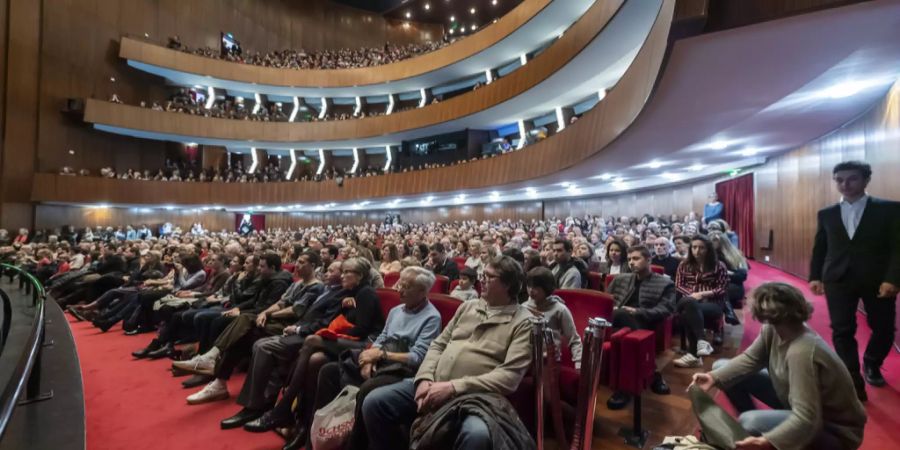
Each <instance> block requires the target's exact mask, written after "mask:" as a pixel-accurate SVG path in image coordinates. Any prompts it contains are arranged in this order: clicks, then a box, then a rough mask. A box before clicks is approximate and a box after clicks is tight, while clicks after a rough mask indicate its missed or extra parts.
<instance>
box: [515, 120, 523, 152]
mask: <svg viewBox="0 0 900 450" xmlns="http://www.w3.org/2000/svg"><path fill="white" fill-rule="evenodd" d="M518 123H519V144H518V145H516V150H520V149H522V147H525V121H524V120H521V119H520V120H519V122H518Z"/></svg>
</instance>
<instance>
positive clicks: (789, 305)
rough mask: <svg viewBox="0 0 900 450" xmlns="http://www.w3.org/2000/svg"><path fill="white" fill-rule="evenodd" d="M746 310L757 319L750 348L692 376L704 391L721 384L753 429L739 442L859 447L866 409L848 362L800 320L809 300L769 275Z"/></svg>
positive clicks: (769, 445) (820, 449)
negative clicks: (758, 324) (759, 327)
mask: <svg viewBox="0 0 900 450" xmlns="http://www.w3.org/2000/svg"><path fill="white" fill-rule="evenodd" d="M750 312H751V314H753V317H754V318H755V319H756V320H758V321H760V322H762V323H763V327H762V330H761V331H760V334H759V336H757V337H756V340H754V341H753V343H752V344H751V345H750V347H748V348H747V349H746V350H745V351H744V352H743V353H741V354H740V355H738V356H736V357H735V358H734V359H731V360H727V359H723V360H719V361H716V362H715V363H714V364H713V370H712V372H707V373H697V374H694V377H693V385H696V386H698V387H699V388H701V389H703V390H705V391H709V390H710V389H712V388H713V387H718V388H720V389H722V390H723V391H724V392H725V395H726V396H727V397H728V399H729V401H730V402H731V404H732V405H733V406H734V407H735V409H737V411H738V413H739V414H740V417H739V421H740V424H741V426H742V427H743V428H744V429H746V430H747V431H749V432H750V434H751V435H752V436H751V437H748V438H746V439H743V440H741V441H738V442H735V445H736V446H737V448H778V449H787V448H791V449H795V448H796V449H800V448H811V449H816V450H832V449H833V450H837V449H857V448H859V447H860V445H862V441H863V429H864V427H865V424H866V410H865V408H864V407H863V405H862V403H861V402H860V401H859V399H858V398H857V397H856V389H855V388H854V384H853V380H852V378H851V377H850V372H849V371H848V370H847V368H846V366H844V364H843V362H842V361H841V360H840V358H838V356H837V354H836V353H835V352H834V350H832V349H831V347H830V346H829V345H828V344H827V343H826V342H825V341H824V340H823V339H822V338H821V337H819V335H818V334H816V332H815V331H813V330H812V329H811V328H809V327H807V326H806V324H805V322H806V321H807V320H809V318H810V316H811V315H812V305H811V304H810V303H809V302H807V301H806V299H805V298H804V297H803V294H802V293H801V292H800V291H799V290H798V289H797V288H795V287H793V286H791V285H788V284H785V283H777V282H772V283H765V284H763V285H761V286H759V287H757V288H756V289H755V290H754V291H753V298H752V300H751V305H750ZM754 398H755V399H756V400H758V401H759V402H761V403H763V404H764V405H765V406H766V407H768V408H771V409H768V408H767V409H759V408H757V404H756V403H755V402H754V401H753V399H754Z"/></svg>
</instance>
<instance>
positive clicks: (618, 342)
mask: <svg viewBox="0 0 900 450" xmlns="http://www.w3.org/2000/svg"><path fill="white" fill-rule="evenodd" d="M629 333H631V328H628V327H625V328H620V329H618V330H616V332H615V333H613V334H611V335H610V336H609V344H610V347H609V352H608V353H609V359H607V358H606V352H604V357H603V358H602V360H601V361H602V363H601V365H602V366H606V367H608V368H609V387H610V388H612V389H619V385H620V383H621V382H622V375H623V373H622V372H623V369H622V367H620V364H621V363H622V359H623V358H622V339H624V338H625V336H627V335H628V334H629ZM602 370H603V369H602V367H601V371H602ZM601 378H603V375H602V374H601Z"/></svg>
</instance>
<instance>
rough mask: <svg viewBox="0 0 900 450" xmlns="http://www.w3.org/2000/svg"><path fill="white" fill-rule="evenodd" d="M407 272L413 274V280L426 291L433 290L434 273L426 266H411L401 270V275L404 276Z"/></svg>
mask: <svg viewBox="0 0 900 450" xmlns="http://www.w3.org/2000/svg"><path fill="white" fill-rule="evenodd" d="M407 273H411V274H413V282H414V283H415V284H416V285H417V286H419V287H420V288H422V290H423V291H424V292H429V291H431V287H432V286H434V280H435V277H434V273H432V272H431V271H430V270H428V269H426V268H424V267H419V266H409V267H407V268H405V269H403V270H402V271H401V272H400V276H401V277H402V276H404V275H406V274H407Z"/></svg>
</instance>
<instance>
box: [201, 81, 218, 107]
mask: <svg viewBox="0 0 900 450" xmlns="http://www.w3.org/2000/svg"><path fill="white" fill-rule="evenodd" d="M215 103H216V90H215V89H213V87H212V86H210V87H209V88H208V89H206V103H205V104H204V105H203V106H204V107H205V108H206V109H209V108H212V107H213V105H214V104H215Z"/></svg>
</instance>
